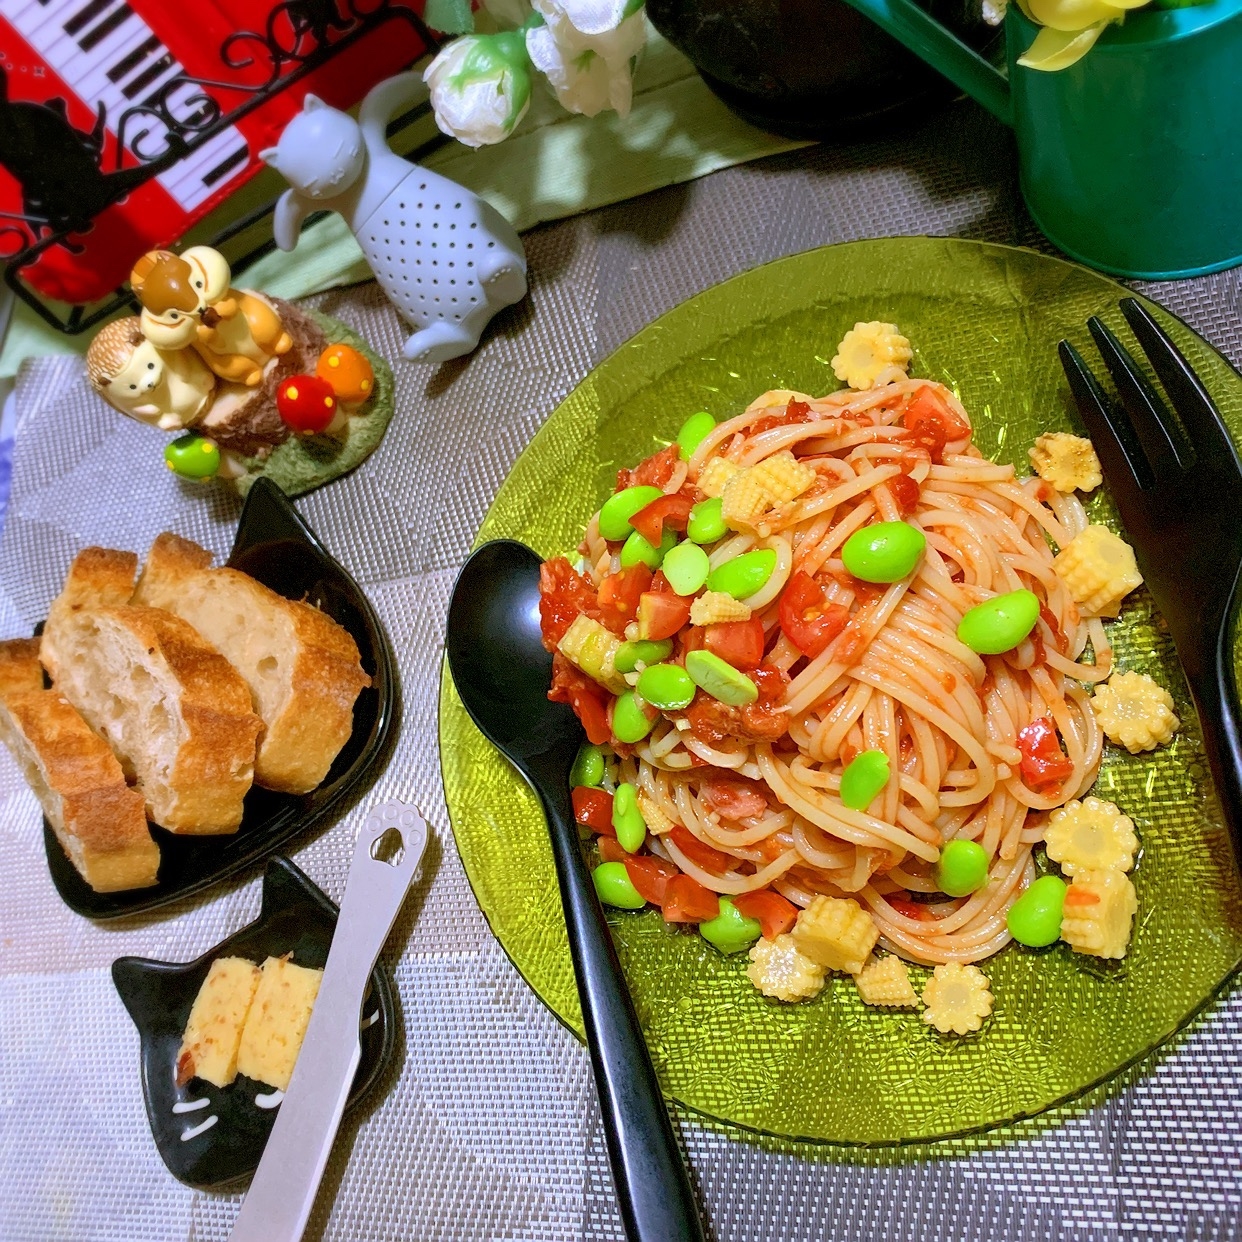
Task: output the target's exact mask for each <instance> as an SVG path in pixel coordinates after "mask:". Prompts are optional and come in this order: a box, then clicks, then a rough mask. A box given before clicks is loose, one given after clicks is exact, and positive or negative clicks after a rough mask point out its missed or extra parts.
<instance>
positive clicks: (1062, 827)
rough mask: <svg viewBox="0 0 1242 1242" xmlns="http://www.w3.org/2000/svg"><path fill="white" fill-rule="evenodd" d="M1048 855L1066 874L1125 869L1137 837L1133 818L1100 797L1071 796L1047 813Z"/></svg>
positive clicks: (1131, 859) (1136, 847)
mask: <svg viewBox="0 0 1242 1242" xmlns="http://www.w3.org/2000/svg"><path fill="white" fill-rule="evenodd" d="M1044 845H1045V846H1046V847H1047V849H1048V857H1049V858H1051V859H1052V861H1053V862H1055V863H1059V864H1060V866H1061V870H1062V871H1064V872H1065V874H1066V875H1071V876H1072V875H1077V874H1078V873H1079V872H1081V871H1129V870H1130V868H1131V867H1133V866H1134V851H1135V850H1137V849H1138V837H1136V836H1135V835H1134V821H1133V820H1132V819H1130V817H1129V816H1128V815H1123V814H1122V813H1121V811H1120V810H1119V809H1118V807H1117V806H1116V805H1114V804H1113V803H1112V802H1105V801H1104V800H1103V799H1102V798H1084V799H1083V800H1082V801H1081V802H1079V801H1078V800H1077V799H1075V800H1074V801H1073V802H1067V803H1066V804H1065V805H1064V806H1063V807H1060V808H1058V809H1057V810H1055V811H1053V812H1052V814H1051V815H1049V816H1048V828H1047V830H1046V831H1045V833H1044Z"/></svg>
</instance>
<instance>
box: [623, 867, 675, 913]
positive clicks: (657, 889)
mask: <svg viewBox="0 0 1242 1242" xmlns="http://www.w3.org/2000/svg"><path fill="white" fill-rule="evenodd" d="M624 861H625V870H626V874H627V875H628V876H629V877H630V883H631V884H633V885H634V887H635V888H636V889H638V895H639V896H640V897H642V898H643V900H644V901H649V902H651V904H652V905H653V906H662V905H663V904H664V897H665V891H666V890H667V888H668V882H669V881H670V880H671V879H672V878H673V877H674V876H677V875H680V874H681V872H680V871H678V870H677V868H676V867H675V866H674V865H673V864H672V863H671V862H668V861H666V860H665V859H663V858H656V857H655V855H654V854H631V855H630V856H629V857H628V858H626V859H625V860H624Z"/></svg>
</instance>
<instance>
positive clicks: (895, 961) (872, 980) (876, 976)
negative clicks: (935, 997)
mask: <svg viewBox="0 0 1242 1242" xmlns="http://www.w3.org/2000/svg"><path fill="white" fill-rule="evenodd" d="M854 982H855V983H856V984H857V985H858V995H859V997H860V998H861V999H862V1003H863V1004H864V1005H883V1006H885V1007H887V1008H890V1009H906V1008H909V1007H910V1006H912V1005H917V1004H918V1003H919V994H918V993H917V992H916V991H915V990H914V984H912V983H911V982H910V971H909V969H908V968H907V966H906V964H905V962H903V961H902V960H901V958H899V957H894V956H893V955H892V954H891V953H890V954H889V955H888V956H887V957H873V958H871V959H870V960H869V961H868V962H867V964H866V965H865V966H864V967H863V968H862V971H861V972H860V973H859V974H857V975H855V976H854Z"/></svg>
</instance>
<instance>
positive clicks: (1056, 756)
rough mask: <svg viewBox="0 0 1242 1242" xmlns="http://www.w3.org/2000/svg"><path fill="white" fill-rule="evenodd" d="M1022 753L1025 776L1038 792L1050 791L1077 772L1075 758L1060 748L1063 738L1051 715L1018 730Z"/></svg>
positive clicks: (1031, 786) (1030, 787) (1030, 786)
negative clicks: (1072, 758) (1071, 757)
mask: <svg viewBox="0 0 1242 1242" xmlns="http://www.w3.org/2000/svg"><path fill="white" fill-rule="evenodd" d="M1018 749H1019V750H1020V751H1021V752H1022V779H1023V781H1024V782H1025V783H1026V785H1027V788H1029V789H1033V790H1034V791H1035V792H1036V793H1050V792H1051V791H1052V790H1054V789H1056V788H1057V787H1058V786H1060V785H1061V784H1062V783H1063V782H1064V781H1065V780H1066V779H1067V778H1068V777H1069V776H1070V775H1071V774H1072V773H1073V771H1074V764H1073V761H1072V760H1071V759H1070V758H1069V756H1068V755H1066V754H1064V753H1063V752H1062V750H1061V739H1060V738H1059V737H1058V736H1057V726H1056V723H1055V722H1054V721H1053V719H1052V717H1051V716H1040V717H1039V718H1038V719H1036V720H1032V721H1031V723H1030V724H1029V725H1027V726H1026V727H1025V728H1024V729H1022V730H1020V731H1019V733H1018Z"/></svg>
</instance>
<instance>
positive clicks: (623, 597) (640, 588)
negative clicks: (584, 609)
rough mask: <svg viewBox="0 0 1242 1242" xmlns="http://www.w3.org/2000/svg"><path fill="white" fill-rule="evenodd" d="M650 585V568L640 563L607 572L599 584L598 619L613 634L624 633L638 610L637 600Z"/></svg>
mask: <svg viewBox="0 0 1242 1242" xmlns="http://www.w3.org/2000/svg"><path fill="white" fill-rule="evenodd" d="M650 585H651V570H650V569H648V568H647V566H646V565H643V564H642V563H639V564H637V565H630V566H629V567H627V568H626V569H623V570H621V572H620V573H615V574H609V575H608V576H607V577H606V578H605V579H604V580H603V582H601V583H600V584H599V611H600V620H601V621H603V623H604V624H605V625H606V626H607V627H608V628H609V629H610V630H612V632H613V633H614V634H624V633H625V627H626V625H627V624H628V623H629V622H631V621H633V620H634V614H635V613H636V612H637V611H638V601H639V600H640V599H641V598H642V594H643V592H644V591H645V590H646V589H647V588H648V587H649V586H650Z"/></svg>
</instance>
